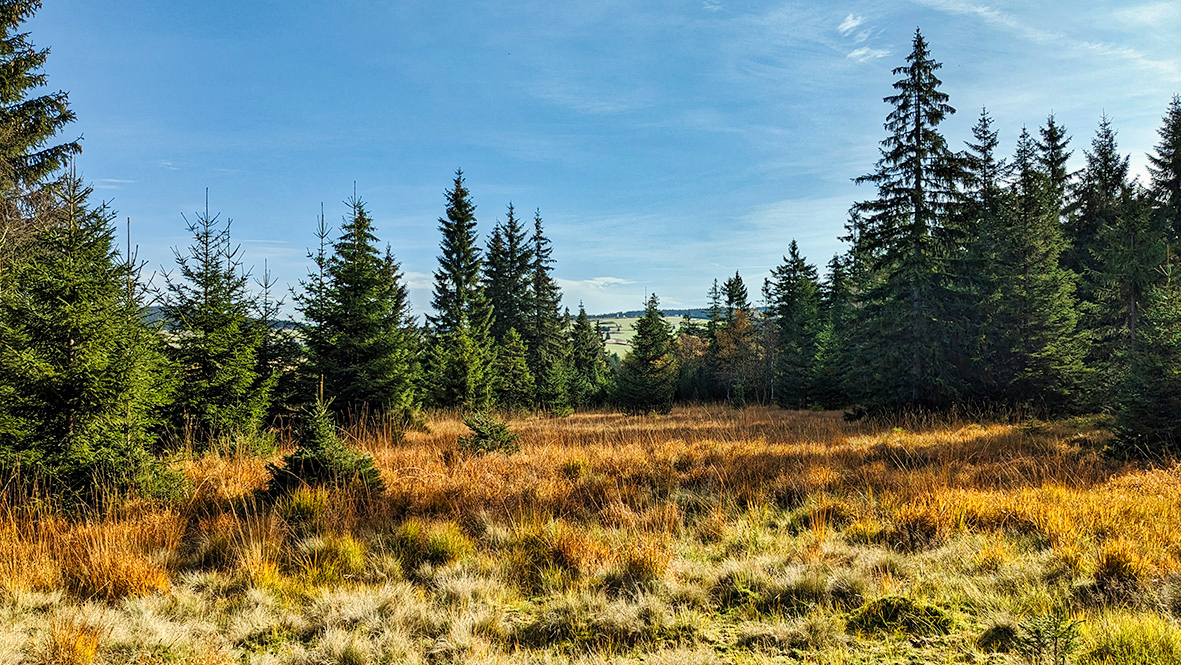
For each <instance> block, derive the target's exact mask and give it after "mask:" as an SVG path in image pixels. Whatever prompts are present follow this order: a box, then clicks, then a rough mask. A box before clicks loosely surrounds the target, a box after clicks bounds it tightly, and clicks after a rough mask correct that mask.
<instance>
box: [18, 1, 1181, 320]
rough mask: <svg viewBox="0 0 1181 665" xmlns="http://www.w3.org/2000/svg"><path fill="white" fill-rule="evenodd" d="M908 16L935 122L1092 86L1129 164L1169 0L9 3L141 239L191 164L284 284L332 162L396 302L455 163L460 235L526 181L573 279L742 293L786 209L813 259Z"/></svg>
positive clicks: (646, 288) (589, 292)
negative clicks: (947, 114) (945, 108)
mask: <svg viewBox="0 0 1181 665" xmlns="http://www.w3.org/2000/svg"><path fill="white" fill-rule="evenodd" d="M916 27H921V29H922V31H923V34H924V35H925V36H926V38H927V40H928V42H929V43H930V46H931V51H932V55H933V57H935V58H936V59H937V60H939V61H941V62H943V63H944V68H943V69H942V70H941V76H942V79H943V81H944V88H943V89H944V90H945V91H946V92H947V93H948V94H949V95H950V96H951V104H952V105H953V106H955V107H956V108H957V109H958V110H959V113H958V114H956V115H955V116H953V117H952V118H951V119H950V120H949V121H947V122H946V123H945V124H944V125H943V129H944V134H945V135H946V136H947V137H948V138H949V140H950V141H951V142H952V144H953V145H954V146H962V144H963V141H964V140H966V139H968V138H970V127H971V125H972V124H973V123H974V122H975V120H976V118H977V116H978V114H979V112H980V109H981V107H983V106H987V107H988V109H989V111H990V113H991V114H992V115H993V117H994V119H995V120H996V123H997V127H998V128H999V129H1000V131H1001V140H1002V145H1003V147H1004V150H1005V152H1011V150H1012V147H1013V145H1014V143H1015V141H1016V138H1017V135H1018V134H1019V133H1020V130H1021V127H1022V126H1023V125H1028V126H1030V127H1031V128H1034V127H1036V126H1038V125H1040V124H1042V123H1043V122H1044V120H1045V118H1046V116H1047V114H1048V113H1050V112H1054V113H1055V114H1056V116H1057V118H1058V120H1059V121H1060V122H1061V123H1063V124H1065V125H1066V127H1067V128H1068V130H1069V132H1070V134H1071V135H1072V136H1073V138H1074V140H1073V143H1072V146H1073V147H1074V148H1075V166H1076V167H1077V166H1080V165H1081V159H1082V150H1083V149H1084V148H1085V147H1087V145H1088V144H1089V143H1090V140H1091V136H1092V135H1093V133H1094V129H1095V126H1096V124H1097V122H1098V120H1099V117H1100V115H1101V114H1102V113H1104V112H1105V113H1106V114H1107V115H1109V116H1110V117H1111V118H1112V119H1113V122H1114V126H1115V127H1116V129H1117V130H1118V131H1119V141H1120V147H1121V149H1122V151H1123V152H1124V153H1128V154H1131V156H1132V167H1133V171H1134V172H1136V173H1140V174H1143V173H1144V171H1145V167H1144V164H1145V161H1146V159H1145V153H1146V152H1148V151H1150V150H1151V149H1152V147H1153V145H1155V143H1156V142H1157V135H1156V130H1157V129H1158V127H1159V126H1160V121H1161V117H1162V116H1163V114H1164V111H1165V108H1166V106H1167V105H1168V102H1169V99H1170V97H1171V96H1172V95H1173V94H1174V93H1177V92H1181V50H1179V49H1177V37H1178V35H1181V2H1176V1H1173V2H1153V1H1151V0H1149V1H1147V2H1144V3H1142V4H1139V3H1136V2H1134V1H1133V2H1132V3H1128V2H1117V1H1111V0H1077V1H1075V2H1070V3H1063V2H1041V3H1028V2H1023V1H1017V0H1000V1H998V2H993V3H991V4H988V5H983V4H975V3H973V2H970V1H967V0H914V1H911V2H905V1H902V0H889V1H881V2H850V3H839V2H837V3H815V2H761V1H759V2H756V1H740V2H738V1H735V2H732V1H729V0H704V1H703V0H684V1H673V0H667V1H663V0H654V1H649V2H618V1H614V0H597V1H595V2H578V1H570V2H562V3H555V2H548V1H546V2H539V1H534V0H513V1H511V2H510V1H499V0H497V1H487V2H480V1H474V2H462V3H461V2H447V1H434V2H386V1H379V0H336V1H334V2H305V1H303V0H238V1H236V2H229V1H227V0H204V1H202V2H196V1H189V0H170V1H169V2H159V1H158V0H155V1H148V0H113V1H112V2H102V3H98V2H94V1H93V0H47V1H46V3H45V6H44V8H43V9H42V10H41V11H40V12H39V13H38V15H37V16H36V17H35V18H34V19H33V20H32V21H31V22H30V24H29V26H28V28H29V29H30V30H31V32H32V39H33V41H34V43H35V44H37V45H38V46H48V47H50V48H51V49H52V53H51V55H50V59H49V62H48V64H47V66H46V73H47V74H48V75H49V77H50V85H51V87H53V88H55V89H64V90H68V91H69V92H70V99H71V103H72V106H73V108H74V109H75V111H76V112H77V114H78V117H79V120H78V122H77V123H75V124H74V125H72V126H71V127H70V128H69V129H68V130H67V134H68V135H70V137H71V138H72V137H73V136H75V135H83V136H84V142H83V146H84V152H83V155H82V156H81V158H80V159H79V161H78V168H79V170H80V171H81V172H82V174H83V176H84V177H85V178H86V179H87V180H88V181H90V182H92V183H93V185H94V186H95V188H96V192H97V195H98V196H100V197H101V198H103V199H106V200H110V201H111V203H112V205H113V207H114V208H115V209H116V210H118V211H119V214H120V217H121V218H122V217H130V218H131V222H132V233H133V241H134V242H135V243H137V244H138V245H140V247H141V250H140V255H141V258H144V259H147V260H148V262H149V267H150V268H153V269H156V268H160V267H165V268H167V267H170V266H171V265H172V258H171V257H172V254H171V247H173V246H178V245H179V246H183V245H184V244H186V243H187V237H186V235H185V232H184V221H183V219H182V217H181V215H182V213H183V214H186V215H189V216H190V218H191V216H192V213H193V212H194V211H197V210H201V209H203V207H204V196H205V189H206V188H208V189H209V200H210V209H211V210H212V211H215V212H220V213H221V214H222V215H223V216H225V217H229V218H231V219H233V220H234V221H233V235H234V236H235V238H236V240H237V241H238V242H240V243H241V244H242V246H243V249H244V251H245V258H246V261H247V262H248V263H249V264H253V265H254V266H255V272H256V273H260V272H261V270H262V266H263V263H264V260H265V261H266V263H267V265H269V267H270V269H271V271H272V273H273V274H274V275H275V277H276V278H277V279H278V280H279V281H280V283H282V284H291V285H295V284H296V283H297V282H298V280H299V279H300V278H301V277H302V276H303V275H304V274H305V272H306V270H307V261H306V259H305V254H306V248H307V247H308V246H310V245H311V244H312V243H313V240H314V239H313V231H314V228H315V225H316V218H317V216H318V215H319V211H320V206H321V203H323V204H324V207H325V210H326V213H327V216H328V220H329V222H330V223H338V222H339V220H340V218H341V215H342V214H344V212H345V207H344V205H343V203H342V201H343V200H344V199H346V198H348V197H349V196H350V195H351V194H352V192H353V187H354V182H355V183H356V190H357V193H358V194H359V195H360V196H361V198H362V199H364V200H365V201H366V202H367V204H368V206H369V209H370V211H371V212H372V214H373V216H374V218H375V220H376V223H377V226H378V235H379V236H380V238H381V240H382V241H383V242H388V243H389V244H390V246H391V247H392V249H393V251H394V254H395V255H396V256H397V258H398V259H399V260H400V261H401V262H402V265H403V269H404V271H405V272H406V275H407V277H408V279H409V282H410V286H411V299H412V302H413V304H414V308H415V312H416V313H418V314H422V313H423V312H425V311H426V310H427V309H428V307H429V301H430V290H431V279H432V278H431V273H432V272H433V271H434V270H435V267H436V258H435V257H436V255H437V254H438V242H439V236H438V231H437V219H438V217H439V216H440V215H442V214H443V205H444V202H443V192H444V190H445V189H446V188H447V187H448V186H449V184H450V181H451V178H452V175H453V173H454V171H455V169H456V168H457V167H460V168H462V169H463V170H464V173H465V174H466V177H467V182H468V186H469V188H470V189H471V191H472V194H473V198H474V201H475V203H476V205H477V217H478V218H479V221H480V231H481V236H483V235H485V234H486V233H487V232H488V231H489V230H491V228H492V225H493V224H494V222H495V221H496V220H497V219H503V216H504V211H505V206H506V205H507V204H508V203H509V202H512V203H513V204H514V206H515V207H516V209H517V211H518V212H519V213H520V212H527V213H529V216H530V217H531V213H532V211H533V210H534V209H538V208H539V209H540V210H541V214H542V217H543V219H544V220H545V224H546V228H547V231H548V234H549V235H550V237H551V239H552V240H553V242H554V257H555V258H556V259H557V267H556V276H557V277H558V278H559V280H560V282H561V284H562V286H563V287H564V290H565V294H566V302H567V304H568V305H569V306H570V307H571V308H572V309H576V308H577V306H578V302H579V301H580V300H581V301H584V302H585V303H586V306H587V309H588V310H589V311H591V312H592V313H594V312H605V311H614V310H619V309H637V308H639V307H641V306H642V302H643V294H644V293H645V292H650V291H655V292H656V293H657V294H659V295H660V297H661V301H662V304H663V305H664V306H666V307H670V308H673V307H688V306H701V305H702V304H703V303H704V302H705V294H706V291H707V290H708V288H709V286H710V284H711V282H712V280H713V279H714V278H719V279H724V278H725V277H726V276H728V275H732V274H733V273H734V271H735V270H738V271H740V272H741V274H742V275H743V277H744V279H745V280H746V282H747V285H748V287H749V289H750V291H751V293H752V294H755V293H757V292H758V290H759V287H760V285H761V284H762V280H763V277H764V276H766V274H767V273H768V271H769V270H770V269H771V268H772V267H773V266H774V265H776V264H777V263H778V262H779V261H780V259H781V257H782V255H783V253H784V252H785V251H786V248H787V245H788V243H789V242H790V241H791V240H792V239H793V238H796V239H798V241H799V243H800V247H801V249H802V251H803V252H804V253H805V254H806V255H807V256H808V257H809V258H810V260H812V261H813V262H814V263H817V264H818V265H821V266H823V264H824V263H826V262H827V261H828V259H829V258H830V257H831V256H832V255H833V254H834V253H835V252H838V251H840V250H841V248H842V247H841V243H840V242H839V241H838V240H837V237H838V236H839V235H841V234H842V231H843V225H844V221H845V217H846V211H847V210H848V208H849V206H850V204H851V203H853V202H854V201H856V200H858V199H864V198H869V197H872V196H873V194H874V192H873V191H872V190H871V189H869V188H868V187H865V186H860V187H859V186H855V185H854V184H853V183H852V182H851V179H852V178H854V177H856V176H858V175H862V174H864V173H867V172H868V171H869V170H871V169H872V167H873V163H874V162H875V160H876V159H877V155H878V153H877V142H878V141H880V140H881V139H882V138H883V136H884V133H883V130H882V121H883V120H884V118H885V115H886V113H887V112H888V110H889V109H888V108H887V107H886V105H885V104H883V103H882V97H883V96H885V95H887V94H890V92H891V90H890V86H891V84H892V82H893V81H894V79H895V77H894V76H893V75H891V73H890V70H891V69H892V68H894V67H897V66H899V65H901V64H902V63H903V61H904V58H905V56H906V54H907V53H908V52H909V50H910V44H911V38H912V36H913V34H914V30H915V28H916Z"/></svg>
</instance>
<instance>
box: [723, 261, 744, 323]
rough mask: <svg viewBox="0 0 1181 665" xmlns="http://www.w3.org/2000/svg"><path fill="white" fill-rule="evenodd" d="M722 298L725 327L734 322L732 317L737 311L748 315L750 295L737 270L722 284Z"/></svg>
mask: <svg viewBox="0 0 1181 665" xmlns="http://www.w3.org/2000/svg"><path fill="white" fill-rule="evenodd" d="M722 297H723V298H724V299H725V322H726V325H731V324H732V323H733V322H734V315H735V314H736V313H738V312H739V311H746V312H748V313H749V311H750V294H749V293H748V291H747V290H746V283H745V282H743V281H742V276H741V275H739V274H738V271H737V270H735V271H734V276H733V277H728V278H727V279H726V281H725V282H722Z"/></svg>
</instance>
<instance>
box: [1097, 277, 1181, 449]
mask: <svg viewBox="0 0 1181 665" xmlns="http://www.w3.org/2000/svg"><path fill="white" fill-rule="evenodd" d="M1174 271H1175V267H1174V265H1173V264H1172V262H1171V261H1166V262H1165V263H1164V265H1163V266H1162V273H1163V279H1162V280H1161V282H1160V283H1159V284H1158V285H1157V286H1156V287H1154V288H1153V290H1152V291H1151V293H1150V294H1149V296H1148V298H1147V299H1146V302H1145V307H1144V315H1143V321H1144V325H1143V333H1142V335H1141V342H1140V344H1139V345H1138V346H1137V347H1136V348H1135V349H1134V350H1133V351H1132V352H1131V353H1130V358H1129V360H1130V365H1129V371H1128V372H1127V373H1126V374H1125V375H1124V376H1123V377H1122V379H1121V384H1120V388H1119V390H1118V391H1117V392H1116V409H1115V410H1116V424H1115V433H1116V442H1115V444H1114V446H1113V450H1114V452H1115V453H1117V454H1118V455H1120V456H1124V457H1136V458H1149V459H1161V458H1165V457H1169V456H1174V455H1176V453H1177V450H1178V445H1179V444H1181V290H1179V289H1178V284H1177V275H1176V274H1175V272H1174Z"/></svg>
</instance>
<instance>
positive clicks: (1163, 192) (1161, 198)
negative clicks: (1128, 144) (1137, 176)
mask: <svg viewBox="0 0 1181 665" xmlns="http://www.w3.org/2000/svg"><path fill="white" fill-rule="evenodd" d="M1157 132H1158V133H1159V134H1160V138H1161V142H1160V143H1159V144H1157V146H1156V150H1155V153H1154V154H1151V155H1149V156H1148V173H1149V174H1150V175H1151V177H1152V182H1151V185H1150V188H1151V189H1150V191H1151V193H1152V199H1153V203H1154V204H1155V206H1156V210H1157V214H1158V215H1159V216H1160V217H1161V221H1160V226H1161V227H1163V228H1165V229H1167V230H1168V234H1169V242H1170V243H1171V244H1172V245H1173V246H1174V247H1175V246H1177V244H1178V240H1181V95H1173V101H1172V102H1170V103H1169V108H1168V110H1167V111H1166V112H1165V117H1164V122H1163V124H1162V126H1161V128H1160V129H1159V130H1157Z"/></svg>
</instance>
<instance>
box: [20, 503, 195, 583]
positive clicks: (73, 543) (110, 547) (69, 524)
mask: <svg viewBox="0 0 1181 665" xmlns="http://www.w3.org/2000/svg"><path fill="white" fill-rule="evenodd" d="M0 520H2V522H0V588H6V589H10V590H40V591H49V590H54V589H60V588H64V589H66V590H68V591H70V592H72V593H75V594H76V595H78V596H82V597H86V598H103V599H108V600H113V599H117V598H122V597H124V596H127V595H138V594H144V593H151V592H157V591H165V590H167V589H168V586H169V577H168V572H167V571H166V569H165V567H164V562H165V560H166V559H167V558H168V556H169V553H170V552H172V551H174V550H175V549H176V548H177V547H178V546H179V544H180V541H181V535H182V531H183V528H184V523H183V520H182V519H181V517H180V515H179V514H178V513H176V512H175V511H173V510H170V509H163V510H160V509H151V508H149V507H147V506H138V507H137V506H132V507H130V508H129V509H128V510H125V511H112V512H110V513H109V514H107V515H105V516H103V517H101V518H98V519H68V518H66V517H64V516H61V515H57V514H52V513H50V512H48V509H46V508H45V507H44V506H41V507H36V506H34V507H8V506H4V507H0Z"/></svg>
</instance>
